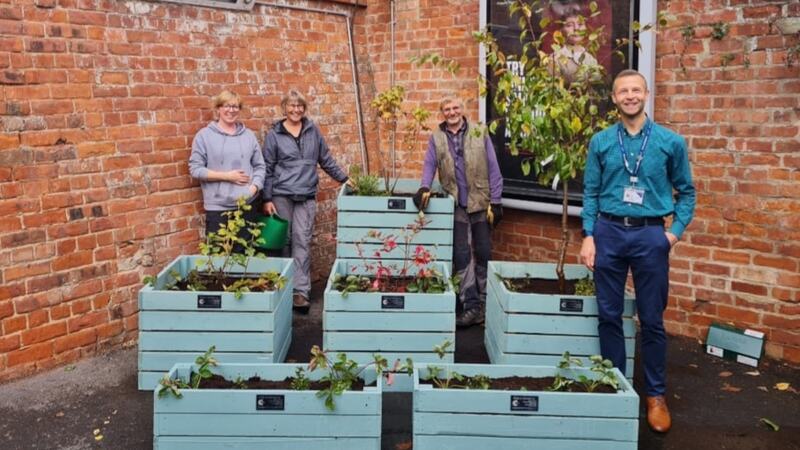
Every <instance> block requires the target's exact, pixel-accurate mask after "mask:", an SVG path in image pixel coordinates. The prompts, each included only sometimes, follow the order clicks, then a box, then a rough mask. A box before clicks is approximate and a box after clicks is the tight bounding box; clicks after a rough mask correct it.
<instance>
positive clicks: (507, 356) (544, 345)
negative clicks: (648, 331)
mask: <svg viewBox="0 0 800 450" xmlns="http://www.w3.org/2000/svg"><path fill="white" fill-rule="evenodd" d="M564 272H565V275H566V278H567V279H579V278H584V277H586V276H587V275H589V274H590V273H591V272H589V270H588V269H587V268H586V267H585V266H582V265H577V264H567V265H566V266H565V267H564ZM498 275H499V276H501V277H504V278H521V277H532V278H543V279H555V278H556V270H555V264H546V263H521V262H501V261H490V262H489V275H488V282H487V289H486V290H487V295H486V331H485V335H484V343H485V345H486V351H487V353H488V354H489V360H490V361H491V362H492V364H530V365H538V366H551V367H553V366H555V365H556V364H557V363H558V361H559V360H560V359H561V355H562V354H563V353H564V352H565V351H568V352H570V354H571V355H572V356H577V357H582V358H585V357H588V356H590V355H599V354H600V339H599V337H598V333H597V300H596V299H595V297H593V296H580V295H549V294H548V295H542V294H526V293H516V292H511V291H509V290H508V289H506V286H505V285H504V284H503V282H502V281H501V280H499V279H498ZM634 312H635V299H633V298H631V297H626V298H625V308H624V312H623V319H622V326H623V330H624V333H625V346H626V352H627V355H628V360H627V364H626V373H625V376H626V377H627V378H628V379H633V367H634V352H635V338H636V327H635V324H634V321H633V314H634Z"/></svg>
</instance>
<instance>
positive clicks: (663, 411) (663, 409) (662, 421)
mask: <svg viewBox="0 0 800 450" xmlns="http://www.w3.org/2000/svg"><path fill="white" fill-rule="evenodd" d="M647 423H648V424H650V428H652V429H653V431H658V432H659V433H666V432H667V431H669V429H670V427H671V426H672V418H671V417H670V416H669V409H667V400H666V399H665V398H664V396H663V395H658V396H655V397H647Z"/></svg>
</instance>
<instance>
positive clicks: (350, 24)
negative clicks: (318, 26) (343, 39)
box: [256, 0, 394, 173]
mask: <svg viewBox="0 0 800 450" xmlns="http://www.w3.org/2000/svg"><path fill="white" fill-rule="evenodd" d="M393 1H394V0H393ZM256 3H257V4H260V5H264V6H269V7H272V8H283V9H292V10H295V11H305V12H313V13H319V14H329V15H332V16H339V17H344V18H345V22H346V24H347V43H348V46H349V48H350V68H351V71H352V74H353V90H354V91H355V93H356V115H357V116H358V120H357V123H358V143H359V146H360V148H361V165H362V167H363V168H364V173H369V156H368V155H367V147H366V144H365V142H366V138H365V137H364V117H363V113H362V112H361V89H360V87H359V84H358V66H357V65H356V50H355V43H354V41H353V21H352V19H353V18H352V14H351V13H350V12H346V13H344V12H339V11H328V10H325V9H319V8H309V7H307V6H300V5H284V4H280V3H272V2H268V1H264V0H256ZM354 6H361V5H360V4H358V3H356V4H355V5H354Z"/></svg>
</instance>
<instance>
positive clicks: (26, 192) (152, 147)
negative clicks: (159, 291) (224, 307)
mask: <svg viewBox="0 0 800 450" xmlns="http://www.w3.org/2000/svg"><path fill="white" fill-rule="evenodd" d="M340 3H341V2H340ZM307 5H308V6H310V7H315V8H329V9H333V10H337V11H346V10H348V8H347V7H345V6H341V5H336V4H330V3H327V2H314V1H310V2H307ZM366 79H368V77H367V78H366ZM289 87H297V88H299V89H300V90H301V91H302V92H304V93H305V94H306V95H307V97H308V99H309V101H310V107H309V115H310V116H311V117H312V118H314V119H316V120H317V121H318V123H319V124H320V126H321V128H322V130H323V133H324V134H325V135H326V136H327V140H328V144H329V146H330V147H331V149H332V150H333V152H334V155H335V157H336V159H337V160H338V161H339V162H340V163H341V164H342V165H344V166H349V165H350V164H351V163H353V162H354V161H356V158H358V155H359V147H358V134H357V132H356V122H355V103H354V101H355V96H354V89H353V86H352V76H351V69H350V62H349V50H348V45H347V29H346V26H345V20H344V18H342V17H337V16H332V15H324V14H319V13H310V12H301V11H288V10H286V9H276V8H272V7H267V6H256V7H255V9H254V10H253V11H252V12H248V13H239V12H225V11H222V10H214V9H207V8H198V7H191V6H180V5H174V4H168V3H157V2H142V1H139V2H137V1H132V2H118V1H113V0H102V1H101V0H58V1H56V0H2V1H0V267H1V268H2V270H0V327H2V328H1V330H2V333H0V381H2V380H5V379H10V378H13V377H17V376H20V375H23V374H25V373H30V372H32V371H35V370H39V369H44V368H48V367H52V366H54V365H58V364H63V363H66V362H69V361H73V360H75V359H77V358H80V357H82V356H84V355H86V354H89V353H93V352H96V351H98V350H103V349H106V348H109V347H112V346H117V345H120V344H121V343H124V342H129V343H133V342H134V341H135V339H136V333H135V332H136V330H137V315H136V311H137V296H136V294H137V292H138V290H139V288H140V286H141V283H140V280H141V279H142V277H143V276H144V275H147V274H154V273H156V272H158V271H159V270H160V269H161V268H163V267H164V265H165V264H166V263H167V262H169V261H171V260H172V259H173V258H175V257H176V256H177V255H180V254H191V253H196V248H197V243H198V239H199V237H200V236H201V235H202V218H201V217H202V201H201V196H200V189H199V187H198V184H197V183H196V182H194V181H193V180H192V179H191V178H190V177H189V175H188V167H187V159H188V156H189V151H190V146H191V142H192V138H193V136H194V134H195V133H196V132H197V131H198V130H199V129H200V128H201V127H203V126H204V125H205V124H206V123H208V122H209V121H210V120H212V119H213V117H212V111H211V109H210V97H211V96H212V95H214V94H216V93H218V92H219V91H220V90H221V89H222V88H230V89H233V90H234V91H236V92H238V93H239V94H241V95H243V97H244V102H245V110H244V111H243V112H242V117H243V118H244V122H245V123H246V125H247V126H248V127H250V128H251V129H253V130H255V131H256V132H257V134H259V135H260V134H261V131H262V130H265V127H266V126H267V125H268V124H270V123H271V122H272V121H273V120H275V119H277V118H279V117H280V115H281V112H280V111H279V102H280V97H281V95H282V93H283V92H285V91H286V90H287V89H288V88H289ZM259 138H261V136H259ZM321 179H322V184H321V194H320V197H319V200H320V202H319V213H318V221H317V228H316V230H315V233H316V235H317V239H316V241H317V242H327V241H329V240H330V237H331V235H332V233H334V232H335V215H334V208H335V189H336V188H337V183H335V182H334V181H333V180H331V179H330V178H328V177H327V176H325V175H322V177H321ZM315 250H316V251H315V254H314V258H313V261H314V270H315V272H316V273H318V274H319V273H322V272H325V271H327V270H328V269H329V266H330V263H331V262H332V260H333V255H334V253H335V248H334V247H333V246H332V245H320V246H317V247H316V249H315Z"/></svg>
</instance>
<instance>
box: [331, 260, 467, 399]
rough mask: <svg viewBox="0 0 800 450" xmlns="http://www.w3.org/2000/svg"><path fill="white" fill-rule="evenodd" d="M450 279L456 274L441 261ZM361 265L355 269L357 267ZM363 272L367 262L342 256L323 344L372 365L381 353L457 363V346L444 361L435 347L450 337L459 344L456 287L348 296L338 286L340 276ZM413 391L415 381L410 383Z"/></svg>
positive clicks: (391, 358) (335, 271) (335, 268)
mask: <svg viewBox="0 0 800 450" xmlns="http://www.w3.org/2000/svg"><path fill="white" fill-rule="evenodd" d="M435 264H436V265H437V266H438V269H439V270H440V271H441V272H442V273H443V274H444V276H445V277H446V278H449V277H450V274H449V272H448V270H447V267H445V266H444V265H443V264H441V263H435ZM353 268H356V271H355V272H354V271H353V270H352V269H353ZM355 273H363V267H361V264H356V263H354V262H351V261H341V260H336V261H335V262H334V264H333V268H332V269H331V276H330V278H329V279H328V285H327V286H326V287H325V305H324V310H323V313H322V330H323V347H324V348H325V350H330V351H332V352H334V353H335V352H342V353H347V356H348V357H349V358H351V359H353V360H354V361H358V362H360V363H367V362H370V361H372V355H373V354H374V353H379V354H381V355H382V356H383V357H385V358H386V359H388V360H389V362H390V364H391V363H392V362H393V361H394V360H395V359H396V358H400V359H401V360H402V361H403V362H405V359H406V358H412V359H413V360H414V362H415V363H426V362H427V363H436V362H439V361H441V362H452V361H453V353H452V352H453V351H455V345H453V346H451V347H450V348H449V351H450V353H448V354H446V355H445V357H444V359H443V360H440V359H439V357H438V355H436V353H434V352H433V347H434V346H436V345H439V344H441V343H442V342H444V341H445V340H450V342H452V343H454V344H455V337H456V333H455V325H456V323H455V315H456V314H455V303H456V300H455V294H454V293H453V291H452V287H451V288H450V289H448V291H447V292H445V293H443V294H411V293H404V294H394V293H392V294H385V293H380V292H351V293H349V294H348V295H347V297H342V294H341V293H340V292H339V291H334V290H332V287H331V286H332V283H333V277H334V276H335V275H336V274H342V275H345V274H355ZM408 388H409V391H410V388H411V386H410V384H409V385H408Z"/></svg>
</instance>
